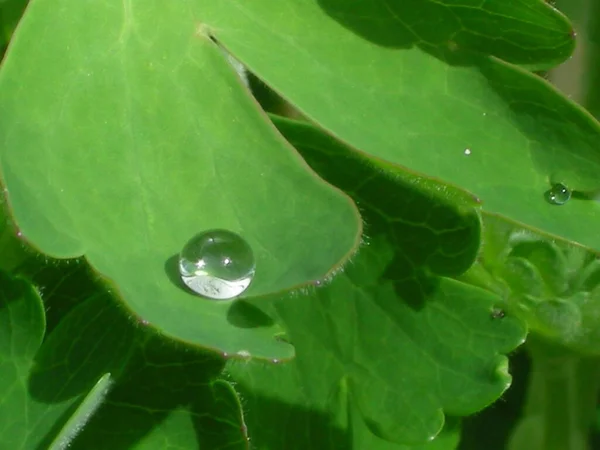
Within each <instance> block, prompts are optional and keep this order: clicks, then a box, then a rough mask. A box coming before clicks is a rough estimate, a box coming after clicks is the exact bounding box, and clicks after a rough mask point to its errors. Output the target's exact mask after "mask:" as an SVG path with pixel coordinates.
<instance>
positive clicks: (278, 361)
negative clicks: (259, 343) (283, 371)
mask: <svg viewBox="0 0 600 450" xmlns="http://www.w3.org/2000/svg"><path fill="white" fill-rule="evenodd" d="M271 362H272V363H273V364H279V363H280V362H281V361H280V360H279V359H272V360H271Z"/></svg>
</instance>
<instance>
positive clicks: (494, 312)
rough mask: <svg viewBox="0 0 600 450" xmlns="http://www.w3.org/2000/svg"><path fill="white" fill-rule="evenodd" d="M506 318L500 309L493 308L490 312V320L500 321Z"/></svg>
mask: <svg viewBox="0 0 600 450" xmlns="http://www.w3.org/2000/svg"><path fill="white" fill-rule="evenodd" d="M504 317H506V312H505V311H504V310H503V309H501V308H494V309H493V310H492V319H502V318H504Z"/></svg>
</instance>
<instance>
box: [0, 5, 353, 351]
mask: <svg viewBox="0 0 600 450" xmlns="http://www.w3.org/2000/svg"><path fill="white" fill-rule="evenodd" d="M202 11H203V6H202V4H198V2H193V1H185V2H183V3H178V4H177V5H175V4H168V3H165V2H161V1H158V0H154V1H150V2H144V3H143V4H141V3H140V4H137V3H136V4H134V3H132V2H129V1H127V2H125V3H123V2H120V1H116V0H111V1H104V2H100V3H93V4H92V3H85V2H80V1H75V0H61V1H59V2H56V1H49V0H37V1H35V2H32V4H31V5H30V7H29V8H28V10H27V13H26V15H25V17H24V19H23V20H22V22H21V24H20V26H19V30H18V32H17V33H16V35H15V36H14V39H13V41H12V43H11V49H10V51H9V53H8V54H7V56H6V58H5V61H4V64H3V67H2V71H1V73H0V105H1V107H0V114H1V116H2V120H1V121H0V123H1V125H0V134H1V135H2V137H3V142H2V151H1V153H0V167H1V170H2V175H3V177H4V181H5V182H6V186H7V188H8V195H9V199H10V202H11V207H12V211H13V212H14V215H15V218H16V221H17V224H18V226H19V227H20V229H21V231H22V233H23V235H24V236H25V238H27V239H28V240H29V241H30V242H31V243H32V244H33V245H34V246H36V247H38V248H39V249H40V250H41V251H42V252H44V253H46V254H49V255H51V256H54V257H60V258H64V257H75V256H80V255H82V254H85V255H86V257H87V258H88V260H89V261H90V263H91V264H92V266H93V267H94V268H95V269H97V270H98V271H99V272H100V273H101V274H102V275H104V276H106V277H107V278H109V279H110V280H111V281H112V282H113V283H114V286H115V291H116V292H118V293H119V294H120V295H121V297H122V299H123V301H124V302H125V305H126V306H127V308H129V309H130V310H132V311H133V313H134V314H135V315H137V316H139V317H140V320H145V321H147V322H149V323H150V324H151V325H152V326H153V327H156V328H157V329H158V330H160V331H161V332H163V333H165V334H167V335H169V336H172V337H175V338H178V339H180V340H184V341H187V342H191V343H194V344H197V345H201V346H204V347H208V348H212V349H215V350H220V351H222V352H227V353H230V352H237V351H239V350H241V349H246V350H249V351H251V352H252V354H253V355H255V356H257V357H268V358H289V357H291V356H292V355H293V349H292V348H291V347H290V346H289V345H287V344H285V343H282V342H278V341H276V340H275V339H273V335H274V334H275V333H277V332H278V328H277V326H276V325H274V324H272V323H270V324H267V325H265V324H264V323H250V322H251V321H249V320H246V324H245V326H243V327H242V326H238V325H236V324H235V323H234V321H233V320H230V319H231V317H232V316H234V315H235V314H234V313H235V312H233V311H231V310H230V307H231V303H230V302H210V301H205V300H202V299H200V298H198V297H197V296H195V295H192V294H191V293H190V292H188V291H186V290H185V289H182V288H181V286H180V283H178V274H177V273H176V272H177V269H176V255H177V254H178V252H179V251H180V250H181V248H182V246H183V245H184V244H185V242H187V240H188V239H190V238H191V237H192V236H193V235H194V234H196V233H198V232H200V231H204V230H208V229H212V228H226V229H230V230H232V231H235V232H238V233H240V234H241V235H242V236H243V237H244V238H245V239H246V240H247V241H248V242H249V243H250V245H251V246H252V247H253V249H254V250H255V255H256V258H257V273H256V279H255V282H254V283H253V285H252V286H251V288H250V290H249V291H248V295H250V296H258V295H263V294H267V293H271V292H277V291H280V290H285V289H289V288H291V287H294V286H297V285H300V284H302V283H305V282H307V281H309V280H311V279H315V278H319V277H322V276H324V275H326V274H327V273H328V272H330V271H331V270H332V269H333V268H334V267H336V266H337V265H338V264H340V263H341V262H343V260H344V259H345V258H346V257H347V255H348V254H350V253H352V252H353V248H354V246H355V245H356V243H357V240H358V237H359V235H360V221H359V219H358V213H357V211H356V208H355V207H354V205H353V204H352V203H351V201H350V200H349V199H348V198H347V197H345V196H344V195H343V194H341V193H340V192H339V191H336V190H334V189H332V188H331V187H330V186H328V185H326V184H325V183H324V182H322V180H320V179H318V178H317V177H316V176H315V175H314V174H313V173H311V172H310V171H309V170H307V168H306V166H305V165H304V163H303V162H302V161H301V159H300V158H299V157H298V156H297V155H296V154H295V153H294V152H293V151H292V149H291V148H290V147H289V146H288V145H287V144H286V143H285V141H283V140H282V139H281V137H280V136H279V135H278V134H277V133H276V132H275V131H274V130H273V128H272V126H270V125H269V124H268V122H267V121H266V120H265V117H264V116H263V115H261V114H260V113H259V112H258V110H257V107H256V104H255V102H254V101H253V100H252V99H251V97H250V95H249V94H248V93H247V92H246V91H245V89H244V87H243V86H242V85H241V83H240V81H239V79H238V78H237V76H236V73H235V72H234V71H233V70H232V68H231V67H230V65H229V64H228V62H227V60H226V59H225V58H224V57H223V54H222V52H221V50H220V49H219V48H218V47H217V45H216V44H215V43H214V42H212V41H211V40H210V39H209V38H208V37H207V35H206V30H205V28H204V26H203V25H202V23H201V20H200V17H201V15H202ZM91 17H93V18H94V20H90V18H91ZM100 18H101V19H100ZM158 18H160V19H158ZM49 24H52V25H49ZM39 42H44V45H43V46H41V45H39ZM40 68H44V69H43V70H40Z"/></svg>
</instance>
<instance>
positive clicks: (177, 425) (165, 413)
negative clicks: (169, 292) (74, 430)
mask: <svg viewBox="0 0 600 450" xmlns="http://www.w3.org/2000/svg"><path fill="white" fill-rule="evenodd" d="M138 339H139V340H138V345H137V348H136V352H135V355H134V357H133V358H132V359H131V361H130V364H129V366H128V370H127V371H125V372H124V373H123V375H122V376H121V377H120V378H119V380H118V382H117V384H116V385H115V388H114V389H113V390H112V391H111V392H110V393H109V395H108V398H107V402H106V403H105V404H104V405H103V407H102V408H101V409H100V410H99V411H98V413H97V414H96V415H95V416H94V418H93V420H92V421H91V422H90V423H89V425H88V426H87V427H86V428H85V429H84V430H83V432H82V433H81V434H80V435H79V436H78V437H77V439H76V440H75V441H74V443H73V446H72V448H73V449H85V450H87V449H96V448H98V449H102V448H115V449H165V448H173V449H176V448H177V449H179V448H181V449H187V448H201V449H207V450H208V449H218V448H231V449H240V450H247V449H248V438H247V435H246V432H245V425H244V418H243V416H242V411H241V405H240V400H239V398H238V396H237V394H236V392H235V390H234V389H233V387H232V386H231V384H230V383H228V382H226V381H223V380H217V379H216V377H217V376H218V375H219V373H220V372H221V370H222V368H223V364H224V363H223V360H222V359H221V358H215V357H214V356H213V355H209V354H202V353H198V352H195V351H192V352H191V351H190V350H189V348H180V346H176V345H174V344H173V343H170V342H168V341H164V339H161V338H160V337H156V336H154V337H153V336H151V335H148V334H139V336H138Z"/></svg>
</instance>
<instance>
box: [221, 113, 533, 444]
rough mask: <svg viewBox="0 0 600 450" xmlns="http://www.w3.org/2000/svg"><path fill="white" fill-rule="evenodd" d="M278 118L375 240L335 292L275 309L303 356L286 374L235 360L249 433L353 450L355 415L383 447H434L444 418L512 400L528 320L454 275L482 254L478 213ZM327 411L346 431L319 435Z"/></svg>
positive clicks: (448, 194) (321, 288) (460, 198)
mask: <svg viewBox="0 0 600 450" xmlns="http://www.w3.org/2000/svg"><path fill="white" fill-rule="evenodd" d="M275 123H276V124H277V126H278V128H279V129H280V130H281V131H282V132H283V134H284V135H285V136H286V138H288V139H289V140H290V142H292V143H293V144H294V145H295V146H296V147H297V148H298V149H299V150H300V152H301V153H302V155H303V156H304V158H305V159H306V160H307V161H308V162H309V164H311V166H312V167H313V168H314V169H315V170H316V171H317V172H318V173H319V174H320V175H321V176H323V177H324V178H325V179H327V180H328V181H330V182H332V183H334V184H336V185H340V186H342V187H343V189H344V190H345V191H347V192H348V193H349V195H351V196H352V197H353V198H354V199H355V201H356V202H357V203H358V205H359V206H360V207H361V209H362V211H363V216H364V218H365V222H366V223H365V230H366V233H367V236H368V240H367V242H366V244H365V245H364V246H363V247H362V248H361V250H360V251H359V253H358V254H357V255H356V256H355V258H354V259H353V261H352V264H350V265H348V266H346V267H345V270H344V272H343V273H342V274H339V275H337V276H336V277H334V278H333V280H331V281H330V283H329V284H328V283H327V281H325V282H324V283H316V285H315V287H314V288H313V289H311V290H308V291H307V292H304V293H303V298H297V299H287V300H285V301H278V302H276V303H275V304H274V312H273V313H272V314H273V315H277V316H278V317H280V318H281V320H282V321H283V323H284V324H285V325H286V328H287V330H288V335H287V337H288V339H289V340H290V341H291V342H292V343H293V344H294V346H295V348H296V350H297V357H296V360H294V361H293V362H291V363H289V364H286V365H284V367H281V369H280V370H279V371H275V370H273V369H266V368H265V367H262V366H261V365H260V364H259V363H255V362H252V361H251V362H249V363H231V364H230V372H231V374H232V376H233V378H234V379H235V380H236V381H238V382H239V385H238V387H239V388H240V390H241V392H242V395H243V397H244V398H249V397H250V398H253V399H255V400H253V401H255V402H256V403H252V406H253V407H252V410H253V411H254V413H255V415H254V416H250V417H249V418H248V420H249V430H250V437H251V439H253V440H256V441H258V442H261V443H262V442H263V440H264V442H265V444H264V445H265V447H266V448H273V449H275V448H281V447H285V448H307V447H308V448H310V447H311V446H314V445H315V444H314V442H316V440H318V439H321V440H326V442H328V443H329V445H330V448H338V447H336V445H338V446H339V447H340V448H348V447H351V445H350V444H349V443H348V442H349V441H350V442H351V441H352V439H358V438H356V437H352V435H348V434H346V430H347V428H348V427H349V423H350V420H351V419H350V417H351V416H352V415H353V414H356V415H357V416H358V417H361V420H364V423H365V425H366V426H367V428H368V429H369V430H370V433H371V434H373V435H374V436H377V437H378V438H379V439H385V440H387V441H390V442H395V443H396V444H404V445H423V444H424V443H425V442H427V441H428V440H430V439H432V438H433V437H435V436H436V435H438V433H440V431H441V430H442V427H443V425H444V413H446V414H451V415H453V416H456V415H467V414H471V413H473V412H475V411H477V410H479V409H482V408H484V407H485V406H487V405H489V404H490V403H491V402H493V401H494V400H495V399H497V398H498V397H499V396H500V395H501V394H502V392H503V391H504V390H505V389H506V388H507V387H508V385H509V384H510V375H509V374H508V372H507V369H508V367H507V359H506V357H505V356H503V354H504V353H507V352H510V351H512V350H513V349H514V348H515V347H517V346H518V345H519V344H521V343H522V342H523V341H524V338H525V328H524V324H523V322H521V321H520V320H519V319H517V318H516V317H514V316H512V317H511V316H508V315H507V316H505V317H503V316H502V314H498V311H497V309H496V307H497V305H498V304H499V303H500V302H501V298H500V297H498V296H496V295H494V294H491V293H489V292H487V291H484V290H482V289H479V288H476V287H473V286H470V285H468V284H465V283H461V282H458V281H455V280H452V279H450V278H448V276H451V275H456V274H460V273H462V272H463V271H465V270H466V269H467V268H468V267H469V266H470V265H471V264H472V262H473V260H474V258H475V255H476V254H477V250H478V245H479V221H478V215H477V212H476V206H477V204H476V203H475V202H474V201H473V199H472V198H469V197H468V196H465V195H464V194H463V193H461V192H460V191H456V192H454V191H452V190H450V189H448V188H444V187H443V186H442V192H441V193H440V192H437V191H436V190H435V189H433V187H434V186H435V183H433V182H432V181H431V180H426V179H422V178H417V177H407V176H406V175H405V174H404V175H403V176H402V175H401V172H398V169H397V168H396V167H391V166H389V165H387V166H385V169H386V170H382V169H383V164H381V163H378V162H373V161H372V160H369V159H368V158H365V157H364V156H362V155H361V154H359V153H357V152H354V151H352V150H351V149H349V148H347V147H344V146H341V145H340V144H339V143H337V142H335V141H334V140H333V139H331V138H330V137H329V136H327V135H326V134H324V133H323V132H321V131H319V130H318V129H316V128H314V127H312V126H310V125H307V124H302V123H298V122H293V121H290V120H282V119H277V118H276V119H275ZM332 168H335V169H332ZM340 168H343V169H340ZM449 198H450V199H452V201H449V200H448V199H449ZM262 402H264V404H263V403H262ZM273 410H277V411H279V412H276V413H273V412H271V411H273ZM263 414H264V416H262V415H263ZM322 415H323V416H329V417H331V418H332V419H330V420H334V421H335V424H336V425H337V427H335V428H327V427H325V428H324V429H322V428H320V427H319V425H318V424H319V423H321V422H323V421H324V419H323V418H322V417H321V416H322ZM272 417H278V418H279V419H277V420H279V421H282V422H285V423H293V424H295V426H296V427H297V431H296V432H294V433H293V436H294V437H296V436H303V437H302V438H298V439H296V438H295V439H294V440H293V441H292V440H290V441H289V442H288V440H287V439H288V438H287V437H286V436H280V435H277V437H275V436H274V433H273V432H270V431H269V430H262V429H260V426H259V425H258V423H264V421H270V420H271V418H272ZM253 420H256V421H257V422H256V423H255V425H254V427H253V426H252V425H253V424H252V422H251V421H253ZM272 420H276V419H274V418H273V419H272ZM325 420H326V419H325ZM277 423H280V422H277ZM281 427H283V424H282V425H280V426H275V427H274V428H273V429H280V428H281ZM352 429H354V426H352ZM253 432H254V433H255V434H253ZM312 439H315V441H312ZM361 439H364V440H366V441H369V438H367V437H364V436H363V437H362V438H361ZM371 440H372V441H376V440H374V439H373V438H371ZM342 442H346V444H345V445H346V447H344V446H343V445H342V444H341V443H342ZM296 445H297V447H294V446H296ZM269 446H270V447H269ZM442 448H443V447H442Z"/></svg>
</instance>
